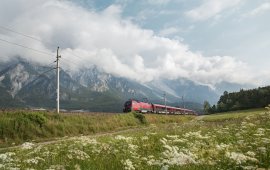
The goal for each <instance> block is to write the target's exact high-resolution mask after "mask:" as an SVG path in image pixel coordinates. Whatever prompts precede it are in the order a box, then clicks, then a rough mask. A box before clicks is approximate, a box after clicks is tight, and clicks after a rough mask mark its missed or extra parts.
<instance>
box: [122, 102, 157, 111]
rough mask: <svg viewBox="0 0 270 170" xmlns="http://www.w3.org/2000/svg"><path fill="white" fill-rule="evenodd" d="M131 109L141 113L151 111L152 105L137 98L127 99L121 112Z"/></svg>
mask: <svg viewBox="0 0 270 170" xmlns="http://www.w3.org/2000/svg"><path fill="white" fill-rule="evenodd" d="M131 111H136V112H142V113H147V112H153V105H152V104H150V103H145V102H140V101H138V100H128V101H127V102H126V103H125V105H124V109H123V112H131Z"/></svg>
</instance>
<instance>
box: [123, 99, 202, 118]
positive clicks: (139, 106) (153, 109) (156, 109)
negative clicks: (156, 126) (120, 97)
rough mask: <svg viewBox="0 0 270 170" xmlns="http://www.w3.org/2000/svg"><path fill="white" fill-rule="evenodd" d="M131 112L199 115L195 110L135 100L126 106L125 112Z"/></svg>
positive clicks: (127, 102)
mask: <svg viewBox="0 0 270 170" xmlns="http://www.w3.org/2000/svg"><path fill="white" fill-rule="evenodd" d="M131 111H135V112H141V113H157V114H179V115H180V114H181V115H197V114H196V112H195V111H193V110H189V109H185V108H180V107H173V106H167V105H161V104H153V103H147V102H142V101H138V100H135V99H130V100H128V101H126V102H125V104H124V108H123V112H131Z"/></svg>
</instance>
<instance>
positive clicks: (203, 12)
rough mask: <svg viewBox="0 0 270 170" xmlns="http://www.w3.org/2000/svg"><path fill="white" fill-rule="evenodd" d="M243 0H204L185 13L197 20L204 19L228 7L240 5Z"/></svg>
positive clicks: (216, 14)
mask: <svg viewBox="0 0 270 170" xmlns="http://www.w3.org/2000/svg"><path fill="white" fill-rule="evenodd" d="M241 1H243V0H204V1H203V3H202V4H201V5H200V6H198V7H196V8H194V9H191V10H189V11H187V12H186V13H185V15H186V16H188V17H189V18H191V19H193V20H195V21H203V20H207V19H209V18H212V17H215V16H218V14H220V13H221V12H223V11H224V10H226V9H228V8H232V7H234V6H236V5H238V4H239V3H240V2H241Z"/></svg>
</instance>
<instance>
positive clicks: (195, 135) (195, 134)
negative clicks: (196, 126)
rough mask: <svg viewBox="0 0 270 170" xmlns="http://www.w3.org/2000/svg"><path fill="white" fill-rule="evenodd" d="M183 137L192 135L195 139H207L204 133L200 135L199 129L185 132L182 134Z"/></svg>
mask: <svg viewBox="0 0 270 170" xmlns="http://www.w3.org/2000/svg"><path fill="white" fill-rule="evenodd" d="M184 137H186V138H189V137H194V138H197V139H208V138H209V136H207V135H205V136H203V135H201V131H197V132H188V133H186V134H184Z"/></svg>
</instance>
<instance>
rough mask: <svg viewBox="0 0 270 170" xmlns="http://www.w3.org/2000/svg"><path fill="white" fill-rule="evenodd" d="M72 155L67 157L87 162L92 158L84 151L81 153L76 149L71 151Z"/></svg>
mask: <svg viewBox="0 0 270 170" xmlns="http://www.w3.org/2000/svg"><path fill="white" fill-rule="evenodd" d="M69 153H70V154H68V155H67V157H68V158H69V159H73V158H75V159H79V160H85V159H88V158H90V156H89V155H88V154H87V153H85V152H84V151H81V150H76V149H72V150H70V151H69Z"/></svg>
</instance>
